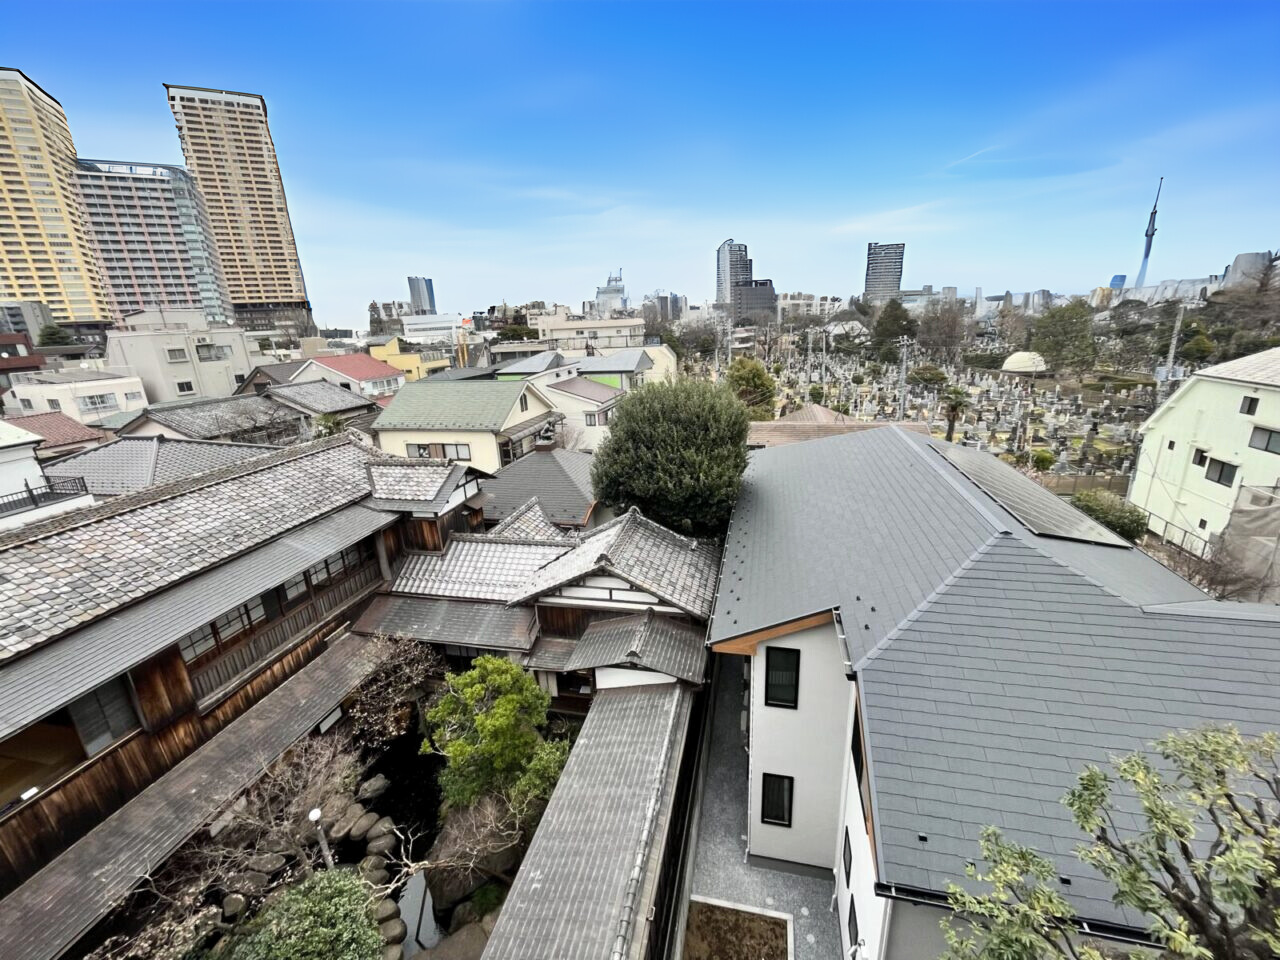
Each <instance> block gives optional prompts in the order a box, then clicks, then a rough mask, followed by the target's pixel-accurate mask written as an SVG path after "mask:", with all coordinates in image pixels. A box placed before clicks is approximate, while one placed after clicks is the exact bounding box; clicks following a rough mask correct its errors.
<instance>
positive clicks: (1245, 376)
mask: <svg viewBox="0 0 1280 960" xmlns="http://www.w3.org/2000/svg"><path fill="white" fill-rule="evenodd" d="M1195 375H1196V376H1197V377H1210V378H1212V379H1214V380H1235V381H1237V382H1239V383H1260V384H1263V385H1265V386H1269V387H1280V347H1272V348H1271V349H1270V350H1263V351H1262V352H1261V353H1253V354H1250V355H1249V356H1247V357H1237V358H1236V359H1235V360H1228V361H1227V362H1226V363H1216V364H1214V365H1213V366H1211V367H1204V368H1203V369H1200V370H1197V371H1196V373H1195Z"/></svg>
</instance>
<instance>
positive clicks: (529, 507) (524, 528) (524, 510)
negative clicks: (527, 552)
mask: <svg viewBox="0 0 1280 960" xmlns="http://www.w3.org/2000/svg"><path fill="white" fill-rule="evenodd" d="M486 509H487V507H486ZM489 535H490V536H494V537H519V538H521V539H528V540H567V539H568V536H567V535H566V534H565V532H564V531H563V530H561V529H560V528H559V527H557V526H556V525H555V524H554V523H552V521H551V518H550V517H548V516H547V514H546V511H544V510H543V509H542V505H541V504H540V503H538V498H537V497H534V498H533V499H531V500H530V501H529V502H528V503H526V504H524V506H521V507H517V508H516V510H515V512H514V513H511V514H508V516H507V518H506V519H505V520H503V521H502V522H501V523H499V524H498V525H497V526H495V527H494V528H493V529H492V530H490V531H489Z"/></svg>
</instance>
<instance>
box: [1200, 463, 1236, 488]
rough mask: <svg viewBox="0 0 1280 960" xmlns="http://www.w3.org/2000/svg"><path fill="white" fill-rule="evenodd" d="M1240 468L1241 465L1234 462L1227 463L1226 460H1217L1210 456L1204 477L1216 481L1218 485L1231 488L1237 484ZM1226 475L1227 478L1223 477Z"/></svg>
mask: <svg viewBox="0 0 1280 960" xmlns="http://www.w3.org/2000/svg"><path fill="white" fill-rule="evenodd" d="M1239 469H1240V468H1239V466H1237V465H1236V464H1234V463H1227V461H1225V460H1216V459H1214V458H1213V457H1210V458H1209V464H1208V466H1206V467H1205V468H1204V478H1205V479H1206V480H1208V481H1209V482H1210V483H1216V484H1218V486H1221V487H1227V488H1228V489H1230V488H1231V487H1234V486H1235V484H1236V473H1237V472H1238V471H1239ZM1224 475H1225V476H1226V479H1225V480H1224V479H1223V476H1224Z"/></svg>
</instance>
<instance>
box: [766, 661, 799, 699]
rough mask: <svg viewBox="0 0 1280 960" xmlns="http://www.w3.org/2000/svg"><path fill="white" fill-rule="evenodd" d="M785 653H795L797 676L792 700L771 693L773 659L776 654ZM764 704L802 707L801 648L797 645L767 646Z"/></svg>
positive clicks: (795, 671)
mask: <svg viewBox="0 0 1280 960" xmlns="http://www.w3.org/2000/svg"><path fill="white" fill-rule="evenodd" d="M783 654H787V655H792V654H794V655H795V664H794V667H793V670H792V672H793V674H794V676H795V681H794V687H793V689H792V696H791V699H790V701H788V700H786V699H779V698H778V697H777V696H776V695H771V692H770V691H771V689H772V687H773V684H772V681H771V680H770V676H771V674H772V673H773V660H774V657H775V655H778V656H781V655H783ZM764 705H765V706H766V707H782V708H783V709H785V710H797V709H799V707H800V650H799V649H798V648H796V647H765V651H764Z"/></svg>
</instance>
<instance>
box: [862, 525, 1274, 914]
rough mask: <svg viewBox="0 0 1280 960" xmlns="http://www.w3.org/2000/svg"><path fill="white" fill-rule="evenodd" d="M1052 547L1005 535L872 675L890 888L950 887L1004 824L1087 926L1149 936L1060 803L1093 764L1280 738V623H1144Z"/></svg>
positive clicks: (1125, 803) (1126, 814)
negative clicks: (1171, 745)
mask: <svg viewBox="0 0 1280 960" xmlns="http://www.w3.org/2000/svg"><path fill="white" fill-rule="evenodd" d="M1044 542H1045V541H1043V540H1042V541H1030V540H1028V539H1025V538H1022V537H1019V536H1017V535H1013V534H993V535H992V536H991V537H989V538H988V539H987V541H986V542H985V543H984V544H983V545H982V546H981V547H980V548H979V550H978V551H977V552H976V554H975V556H974V557H973V559H972V560H971V561H970V562H969V563H967V564H966V565H965V566H964V567H963V568H962V569H960V570H958V571H957V572H956V574H955V575H954V577H952V578H950V579H949V580H948V581H947V583H946V585H945V586H943V587H941V589H940V590H939V591H938V592H937V593H936V595H935V596H934V597H933V598H932V599H930V600H929V602H928V603H926V604H924V605H923V606H922V607H921V609H920V610H918V611H917V612H915V613H914V614H913V615H912V616H911V617H910V619H908V620H907V621H906V622H904V623H903V624H902V625H901V627H900V628H899V629H897V630H896V631H894V632H893V633H892V634H890V636H889V637H888V638H887V639H886V640H885V641H884V642H883V643H881V644H880V646H879V647H878V649H877V650H876V651H875V652H874V653H873V654H872V655H871V656H870V657H869V658H868V659H867V660H866V661H865V662H864V663H863V664H862V665H861V666H860V668H859V684H860V688H861V690H862V696H863V709H864V711H865V715H866V725H865V727H864V730H865V734H866V738H867V744H868V750H869V756H870V764H869V769H870V771H871V778H872V796H873V803H874V817H875V823H876V831H875V838H876V842H877V844H878V846H879V852H878V856H877V862H878V863H879V864H880V869H881V875H880V877H879V879H880V880H881V882H883V883H892V884H899V885H902V886H908V887H917V888H921V889H927V890H933V891H943V890H945V885H946V883H947V881H949V880H954V881H957V882H959V881H960V880H961V879H962V878H963V876H964V867H965V861H966V860H972V859H974V857H975V855H976V853H977V851H978V834H979V831H980V830H981V829H982V827H983V826H984V825H986V824H994V825H996V826H999V827H1001V828H1002V829H1003V830H1004V831H1005V832H1006V834H1007V835H1008V836H1010V837H1011V838H1012V839H1014V840H1017V841H1020V842H1022V843H1026V844H1030V845H1032V846H1034V847H1035V848H1037V849H1038V850H1039V851H1041V852H1042V853H1044V854H1045V855H1047V856H1049V857H1050V858H1051V859H1052V860H1053V862H1054V864H1055V871H1056V872H1057V873H1058V874H1059V875H1061V876H1064V877H1067V878H1069V879H1070V880H1071V885H1070V886H1063V887H1062V888H1061V892H1062V893H1063V895H1064V896H1066V897H1067V898H1068V899H1069V900H1070V901H1071V902H1072V904H1073V906H1075V908H1076V910H1077V911H1078V912H1079V913H1080V914H1081V916H1083V917H1085V918H1086V919H1090V920H1098V921H1103V922H1109V923H1120V924H1124V925H1128V926H1133V927H1138V928H1143V927H1145V926H1146V923H1145V921H1144V920H1143V918H1142V917H1141V916H1140V915H1139V914H1137V913H1136V912H1135V911H1133V910H1131V909H1129V908H1121V907H1117V906H1115V905H1114V904H1113V903H1112V902H1111V890H1110V888H1109V887H1108V886H1107V884H1106V883H1105V882H1104V881H1103V880H1102V879H1101V877H1100V876H1099V875H1098V874H1096V873H1094V872H1093V870H1092V869H1091V868H1088V867H1086V866H1084V865H1083V864H1082V863H1081V862H1080V861H1079V860H1078V859H1077V858H1076V857H1075V856H1074V854H1073V852H1072V851H1073V849H1074V847H1075V845H1076V844H1077V843H1079V842H1080V841H1081V840H1082V839H1083V835H1082V834H1081V833H1080V832H1079V831H1078V829H1077V828H1076V827H1075V825H1074V824H1073V823H1072V822H1071V819H1070V812H1069V811H1068V810H1067V809H1066V808H1065V807H1064V806H1063V805H1062V804H1061V803H1060V802H1059V801H1060V800H1061V798H1062V796H1063V795H1064V794H1065V793H1066V791H1067V789H1068V788H1069V787H1070V786H1072V785H1073V783H1074V779H1075V775H1076V773H1077V772H1079V771H1080V770H1081V769H1083V768H1084V766H1085V765H1086V764H1089V763H1094V764H1105V763H1106V761H1107V759H1108V758H1109V757H1110V756H1114V755H1117V754H1123V753H1128V752H1132V751H1135V750H1141V749H1143V748H1145V747H1146V745H1147V744H1149V743H1150V742H1151V741H1153V740H1155V739H1156V738H1158V737H1160V736H1162V735H1163V734H1165V733H1166V732H1169V731H1171V730H1179V729H1188V728H1192V727H1198V726H1201V725H1203V724H1206V723H1232V724H1235V725H1236V726H1238V727H1239V728H1240V729H1241V730H1242V731H1244V732H1246V733H1252V734H1256V733H1260V732H1262V731H1265V730H1275V729H1278V728H1280V700H1278V699H1277V698H1276V696H1275V691H1276V689H1277V687H1278V686H1280V624H1278V623H1277V622H1276V621H1275V618H1274V608H1273V609H1272V610H1270V611H1266V612H1265V616H1266V619H1257V618H1256V617H1257V613H1258V611H1257V609H1256V608H1255V607H1254V606H1253V605H1249V604H1233V603H1229V602H1216V603H1214V602H1208V601H1204V600H1200V601H1192V602H1189V603H1183V604H1163V605H1160V606H1159V608H1158V609H1159V611H1160V612H1155V609H1154V608H1148V609H1146V610H1144V609H1143V608H1141V607H1139V606H1137V605H1135V604H1133V603H1131V602H1129V601H1127V600H1125V599H1123V598H1121V597H1119V596H1117V595H1116V594H1115V593H1114V592H1112V591H1109V590H1107V589H1105V585H1103V584H1099V583H1097V582H1095V581H1093V580H1091V579H1090V578H1088V577H1085V576H1083V575H1082V574H1081V573H1079V572H1078V571H1075V570H1072V569H1070V568H1069V567H1068V566H1066V565H1065V564H1064V563H1063V562H1061V561H1059V560H1057V559H1055V558H1053V557H1051V556H1049V555H1048V554H1047V553H1046V552H1045V551H1044V550H1043V549H1040V547H1041V546H1042V545H1043V543H1044ZM1240 608H1243V610H1241V609H1240ZM1173 611H1186V612H1185V613H1182V612H1173ZM1219 612H1220V613H1221V614H1222V616H1221V617H1218V616H1215V613H1219ZM1245 616H1249V617H1255V619H1251V620H1250V619H1241V617H1245ZM1120 806H1121V812H1120V813H1119V814H1118V817H1119V820H1120V825H1121V827H1122V828H1124V829H1129V828H1131V827H1132V826H1133V825H1135V819H1134V817H1133V816H1132V814H1133V813H1134V809H1133V807H1132V800H1131V799H1130V798H1122V799H1121V801H1120ZM921 834H923V835H925V836H926V837H928V841H927V842H921V841H920V840H919V835H921Z"/></svg>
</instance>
